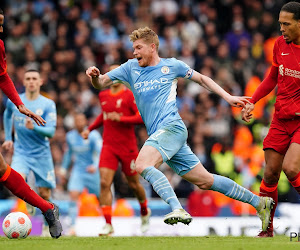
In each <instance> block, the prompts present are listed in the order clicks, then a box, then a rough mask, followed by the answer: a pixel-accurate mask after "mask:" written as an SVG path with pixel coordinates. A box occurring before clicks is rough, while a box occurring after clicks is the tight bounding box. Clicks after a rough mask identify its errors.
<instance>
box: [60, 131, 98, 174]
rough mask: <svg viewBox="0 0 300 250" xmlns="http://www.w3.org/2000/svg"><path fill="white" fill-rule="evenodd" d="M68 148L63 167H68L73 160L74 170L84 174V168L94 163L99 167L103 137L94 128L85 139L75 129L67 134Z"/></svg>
mask: <svg viewBox="0 0 300 250" xmlns="http://www.w3.org/2000/svg"><path fill="white" fill-rule="evenodd" d="M66 140H67V144H68V150H67V151H66V152H65V154H64V158H63V163H62V167H63V168H65V169H67V168H68V167H69V166H70V163H71V160H73V163H74V164H73V171H79V172H80V173H82V174H84V173H85V172H84V170H85V169H86V168H87V167H88V166H90V165H94V166H95V167H97V169H98V163H99V156H100V151H101V148H102V137H101V135H100V134H99V132H97V131H96V130H93V131H92V132H91V133H90V134H89V137H88V139H87V140H84V139H83V138H82V136H81V135H80V134H79V132H78V131H77V130H75V129H73V130H71V131H69V132H68V133H67V135H66Z"/></svg>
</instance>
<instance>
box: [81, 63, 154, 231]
mask: <svg viewBox="0 0 300 250" xmlns="http://www.w3.org/2000/svg"><path fill="white" fill-rule="evenodd" d="M117 67H118V66H117V65H113V66H111V69H114V68H117ZM99 100H100V104H101V107H102V110H103V113H101V114H100V115H99V116H98V117H97V119H96V120H95V122H94V123H92V124H91V125H90V126H89V127H88V129H87V130H85V131H84V132H83V133H82V136H83V137H84V138H87V136H88V134H89V133H90V131H92V130H94V129H96V128H98V127H100V126H102V125H103V148H102V152H101V157H100V163H99V167H100V174H101V193H100V205H101V208H102V211H103V214H104V217H105V221H106V224H105V225H104V227H103V228H102V230H101V231H100V233H99V235H110V234H112V233H113V232H114V229H113V226H112V222H111V218H112V193H111V185H112V182H113V178H114V176H115V173H116V171H117V169H118V165H119V162H120V163H121V165H122V171H123V172H124V174H125V176H126V178H127V181H128V185H129V187H130V188H131V189H132V190H133V192H134V194H135V196H136V197H137V199H138V201H139V203H140V207H141V219H142V223H141V231H142V232H143V233H145V232H146V231H147V230H148V229H149V218H150V215H151V210H150V208H147V199H146V194H145V190H144V188H143V186H142V185H141V184H140V182H139V175H138V174H137V172H136V170H135V159H136V157H137V155H138V148H137V143H136V136H135V131H134V124H138V123H143V120H142V118H141V116H140V114H139V112H138V109H137V107H136V104H135V101H134V97H133V95H132V92H131V91H130V90H129V89H127V88H126V87H125V86H124V85H123V84H121V83H118V82H115V84H114V85H112V86H111V88H110V89H108V90H105V91H102V92H100V93H99Z"/></svg>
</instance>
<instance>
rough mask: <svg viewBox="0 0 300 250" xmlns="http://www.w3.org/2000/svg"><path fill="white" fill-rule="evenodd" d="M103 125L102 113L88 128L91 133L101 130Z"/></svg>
mask: <svg viewBox="0 0 300 250" xmlns="http://www.w3.org/2000/svg"><path fill="white" fill-rule="evenodd" d="M102 125H103V113H101V114H100V115H99V116H98V117H97V118H96V120H95V121H94V122H93V123H92V124H91V125H90V126H89V127H88V129H89V131H92V130H94V129H96V128H99V127H101V126H102Z"/></svg>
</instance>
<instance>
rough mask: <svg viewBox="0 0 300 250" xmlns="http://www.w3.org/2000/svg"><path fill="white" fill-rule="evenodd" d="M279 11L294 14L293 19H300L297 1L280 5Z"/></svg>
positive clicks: (299, 6)
mask: <svg viewBox="0 0 300 250" xmlns="http://www.w3.org/2000/svg"><path fill="white" fill-rule="evenodd" d="M281 11H286V12H289V13H293V14H294V17H293V18H294V19H295V20H299V19H300V3H298V2H289V3H286V4H285V5H283V6H282V8H281Z"/></svg>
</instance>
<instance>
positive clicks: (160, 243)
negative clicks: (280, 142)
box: [0, 236, 300, 250]
mask: <svg viewBox="0 0 300 250" xmlns="http://www.w3.org/2000/svg"><path fill="white" fill-rule="evenodd" d="M293 240H294V241H293V242H290V239H289V237H288V236H276V237H274V238H265V239H259V238H252V237H217V236H209V237H101V238H100V237H98V238H96V237H61V238H59V239H58V240H54V239H51V238H42V237H28V238H27V239H24V240H10V239H7V238H6V237H0V249H5V250H10V249H14V250H15V249H16V250H17V249H18V250H19V249H20V250H36V249H42V250H52V249H53V250H54V249H55V250H60V249H61V250H77V249H84V250H93V249H95V250H96V249H97V250H99V249H109V250H114V249H118V250H120V249H125V250H127V249H128V250H134V249H142V250H147V249H149V250H150V249H151V250H153V249H155V250H159V249H162V250H167V249H171V250H175V249H189V250H193V249H195V250H196V249H197V250H199V249H201V250H202V249H209V250H213V249H217V250H221V249H222V250H227V249H228V250H235V249H237V250H244V249H253V250H257V249H263V250H268V249H270V250H276V249H280V250H284V249H300V242H296V240H297V239H293Z"/></svg>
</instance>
